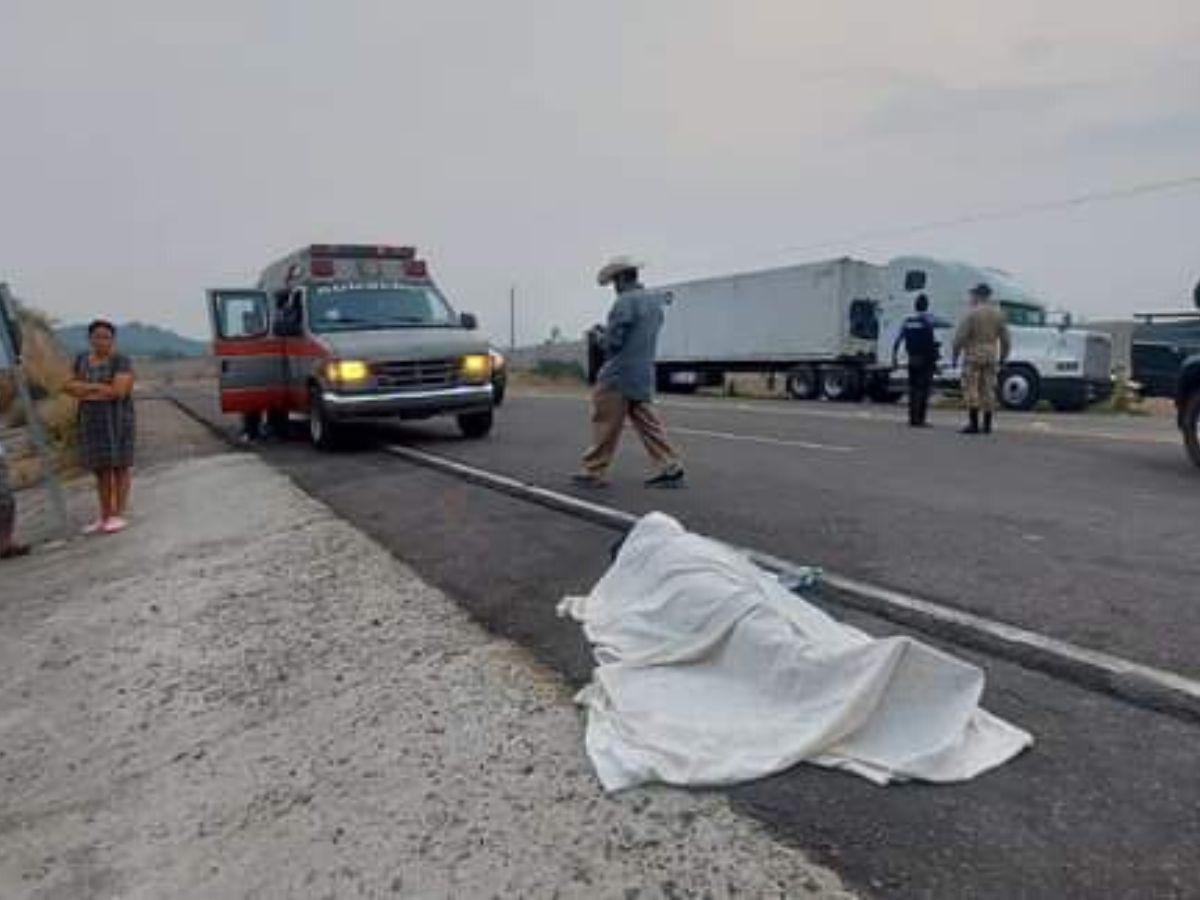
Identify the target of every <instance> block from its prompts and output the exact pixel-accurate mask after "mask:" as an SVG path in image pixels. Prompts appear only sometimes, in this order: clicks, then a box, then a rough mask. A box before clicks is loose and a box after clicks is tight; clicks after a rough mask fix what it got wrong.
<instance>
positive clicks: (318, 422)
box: [308, 387, 338, 450]
mask: <svg viewBox="0 0 1200 900" xmlns="http://www.w3.org/2000/svg"><path fill="white" fill-rule="evenodd" d="M308 437H309V440H311V441H312V445H313V446H314V447H316V448H317V449H318V450H333V449H334V448H335V447H336V446H337V439H338V427H337V425H336V424H335V423H334V422H332V421H330V419H329V413H328V412H327V411H326V409H325V401H324V400H322V399H321V389H320V388H317V387H312V388H309V391H308Z"/></svg>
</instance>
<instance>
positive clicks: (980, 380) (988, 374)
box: [962, 359, 1000, 412]
mask: <svg viewBox="0 0 1200 900" xmlns="http://www.w3.org/2000/svg"><path fill="white" fill-rule="evenodd" d="M999 379H1000V366H999V365H998V364H997V363H996V361H995V360H991V359H977V360H971V359H968V360H967V361H966V364H965V365H964V366H963V375H962V388H963V399H964V400H966V402H967V407H968V408H969V409H981V410H983V411H984V412H994V411H995V409H996V382H997V381H999Z"/></svg>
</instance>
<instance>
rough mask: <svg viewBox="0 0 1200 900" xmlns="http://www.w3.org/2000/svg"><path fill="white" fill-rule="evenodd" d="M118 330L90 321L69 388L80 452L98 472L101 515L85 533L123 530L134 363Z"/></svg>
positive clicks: (131, 439)
mask: <svg viewBox="0 0 1200 900" xmlns="http://www.w3.org/2000/svg"><path fill="white" fill-rule="evenodd" d="M116 337H117V329H116V327H115V326H114V325H113V324H112V323H111V322H106V321H103V320H100V319H98V320H96V321H95V322H92V323H91V324H90V325H89V326H88V342H89V343H90V344H91V347H92V349H91V352H90V353H81V354H79V356H78V357H76V359H75V375H74V378H72V379H71V381H69V382H68V383H67V386H66V391H67V393H68V394H70V395H71V396H72V397H76V398H77V399H78V400H79V456H80V460H81V461H82V463H83V466H84V468H86V469H90V470H91V471H93V472H95V473H96V489H97V493H98V494H99V498H100V517H99V518H98V519H97V520H96V521H95V522H93V523H92V524H91V525H89V526H87V528H85V529H84V533H86V534H95V533H96V532H98V531H102V532H104V533H105V534H115V533H116V532H118V531H122V530H123V529H124V528H125V527H126V525H127V523H126V521H125V518H124V516H125V505H126V503H128V501H129V486H130V481H131V469H132V468H133V444H134V418H133V366H132V365H131V364H130V362H129V357H127V356H122V355H121V354H120V353H117V350H116Z"/></svg>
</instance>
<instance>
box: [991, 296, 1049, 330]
mask: <svg viewBox="0 0 1200 900" xmlns="http://www.w3.org/2000/svg"><path fill="white" fill-rule="evenodd" d="M1000 308H1001V309H1002V310H1004V317H1005V318H1006V319H1008V324H1009V325H1023V326H1026V327H1030V328H1043V327H1045V325H1046V311H1045V310H1044V309H1042V308H1041V307H1040V306H1031V305H1029V304H1027V303H1013V302H1012V301H1010V300H1001V301H1000Z"/></svg>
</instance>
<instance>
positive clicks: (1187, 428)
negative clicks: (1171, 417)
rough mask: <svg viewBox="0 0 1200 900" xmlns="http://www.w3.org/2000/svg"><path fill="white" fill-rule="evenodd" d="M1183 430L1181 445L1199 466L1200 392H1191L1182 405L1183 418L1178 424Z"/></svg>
mask: <svg viewBox="0 0 1200 900" xmlns="http://www.w3.org/2000/svg"><path fill="white" fill-rule="evenodd" d="M1179 424H1180V425H1181V426H1182V428H1183V445H1184V446H1185V447H1186V448H1187V453H1188V458H1190V459H1191V461H1192V462H1193V463H1195V464H1196V465H1197V466H1200V390H1195V391H1192V395H1191V396H1190V397H1188V398H1187V401H1186V402H1185V403H1184V405H1183V417H1182V418H1181V419H1180V423H1179Z"/></svg>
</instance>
